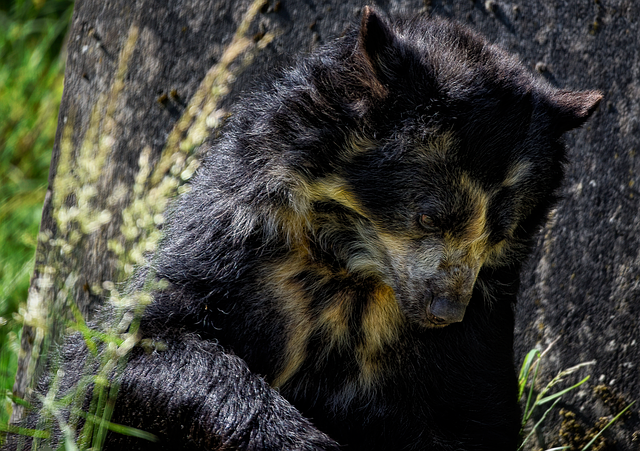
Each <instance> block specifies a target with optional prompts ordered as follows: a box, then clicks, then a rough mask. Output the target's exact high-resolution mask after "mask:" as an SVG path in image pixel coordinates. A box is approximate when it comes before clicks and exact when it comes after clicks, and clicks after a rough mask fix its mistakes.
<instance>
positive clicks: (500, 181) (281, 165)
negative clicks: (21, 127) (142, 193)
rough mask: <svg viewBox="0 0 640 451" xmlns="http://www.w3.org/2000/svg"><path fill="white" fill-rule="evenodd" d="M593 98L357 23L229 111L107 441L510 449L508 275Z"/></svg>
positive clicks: (475, 51) (178, 232) (429, 26)
mask: <svg viewBox="0 0 640 451" xmlns="http://www.w3.org/2000/svg"><path fill="white" fill-rule="evenodd" d="M600 98H601V95H600V94H599V93H597V92H569V91H560V90H556V89H554V88H552V87H550V86H549V85H548V84H546V83H544V82H543V81H541V80H539V79H537V78H536V77H534V76H532V75H531V74H530V73H529V72H528V71H527V70H526V69H525V68H524V67H523V66H522V64H521V63H520V62H519V61H518V60H517V59H516V58H514V57H512V56H510V55H508V54H506V53H505V52H504V51H502V50H500V49H498V48H497V47H495V46H492V45H490V44H488V43H487V42H486V41H485V40H484V39H483V38H482V37H480V36H478V35H477V34H475V33H473V32H472V31H470V30H469V29H467V28H465V27H463V26H461V25H459V24H455V23H451V22H449V21H445V20H440V19H427V18H425V17H416V18H413V19H410V20H396V21H389V20H388V19H386V18H385V17H383V16H381V15H380V14H379V13H377V12H376V11H375V10H373V9H371V8H365V10H364V13H363V17H362V22H361V24H360V26H359V27H355V28H354V29H353V31H352V32H350V33H348V34H347V35H346V36H345V37H343V38H341V39H339V40H337V41H335V42H334V43H332V44H330V45H329V46H327V47H325V48H323V49H321V50H320V51H318V52H316V53H314V54H312V55H310V56H308V57H306V58H304V59H302V60H301V61H300V62H299V63H298V64H297V65H296V66H295V67H294V68H292V69H290V70H288V71H286V72H285V73H284V74H282V76H281V77H280V78H278V79H277V80H276V81H274V82H273V83H272V84H271V85H270V88H269V89H267V90H265V91H264V92H260V93H257V94H254V95H252V96H250V97H248V98H246V99H244V100H243V101H242V102H240V103H239V104H238V105H237V106H236V108H235V111H234V114H233V116H232V118H231V119H230V121H229V122H228V124H227V125H226V127H225V129H224V131H223V133H222V136H221V138H220V139H219V140H218V141H217V142H216V143H215V145H214V147H213V148H212V149H211V150H210V152H209V153H208V155H207V157H206V159H205V161H204V163H203V165H202V167H201V168H200V170H199V172H198V173H197V176H196V177H195V179H194V181H193V184H192V189H191V191H190V192H189V193H188V194H186V195H184V196H182V197H181V198H180V199H179V201H178V202H177V205H176V206H175V209H174V211H173V212H172V214H171V218H170V221H169V224H168V227H167V233H166V238H165V240H164V242H163V243H162V245H161V246H160V250H159V251H158V254H157V255H156V256H155V257H154V258H153V259H152V260H151V261H152V262H153V264H152V265H150V269H152V272H153V274H155V276H156V277H157V278H159V279H164V280H166V281H167V282H168V287H167V288H166V289H163V290H161V291H158V292H155V293H154V302H153V303H152V304H151V305H150V306H149V307H148V308H147V309H146V311H145V313H144V317H143V319H142V324H141V330H142V333H143V336H144V337H145V338H151V339H153V340H155V341H157V342H163V343H165V344H166V349H165V350H158V351H156V352H154V353H151V354H148V353H145V352H144V351H142V350H141V349H136V350H134V352H133V355H132V357H131V360H130V362H129V364H128V366H127V368H126V370H125V372H124V374H123V376H122V381H123V382H122V387H121V391H120V394H119V398H118V403H117V406H116V412H115V415H114V418H113V421H115V422H118V423H125V424H129V425H132V426H135V427H139V428H141V429H145V430H148V431H151V432H153V433H155V434H157V435H158V436H159V437H160V438H161V441H162V443H161V446H164V448H165V449H194V448H197V449H331V448H334V447H335V444H334V443H333V441H332V439H333V440H335V441H336V442H337V443H339V444H340V445H343V446H344V449H349V450H394V449H403V450H405V449H406V450H425V449H428V450H438V451H445V450H469V451H470V450H515V449H516V448H517V443H518V440H519V437H518V431H519V423H520V412H519V409H518V403H517V399H516V396H517V393H516V377H515V372H514V368H513V366H514V362H513V351H512V345H513V325H514V324H513V323H514V315H513V306H514V304H515V301H516V293H517V292H518V285H519V273H520V269H521V265H522V263H523V261H524V260H525V258H526V256H527V254H528V252H529V250H530V248H531V245H532V239H533V237H534V234H535V233H536V231H537V230H538V229H539V228H540V226H541V225H542V224H543V222H544V221H545V219H546V217H547V214H548V212H549V210H550V208H551V207H552V206H553V204H554V202H555V200H556V194H555V193H556V191H557V189H558V187H559V186H560V183H561V179H562V175H563V163H564V160H565V147H564V145H563V143H562V141H561V135H562V134H563V133H564V132H566V131H568V130H570V129H573V128H575V127H577V126H579V125H581V124H582V123H583V122H584V121H585V120H586V119H587V118H588V117H589V116H590V115H591V113H592V112H593V111H594V109H595V107H596V106H597V104H598V102H599V100H600ZM151 266H152V267H151ZM145 274H147V273H146V272H143V274H141V276H140V280H143V279H144V277H145ZM139 284H140V285H141V284H142V282H139ZM69 359H70V360H73V356H70V357H69ZM262 378H264V380H263V379H262ZM265 381H266V382H265ZM267 383H268V384H269V385H270V386H271V387H272V388H271V387H269V386H268V385H267ZM274 389H276V390H274ZM285 399H286V401H285ZM294 407H295V408H294ZM301 414H302V415H301ZM303 416H304V417H303ZM305 418H309V419H310V420H311V422H313V426H312V425H311V423H310V422H309V421H307V420H306V419H305ZM316 428H317V429H316ZM320 431H322V432H320ZM325 433H326V434H327V435H328V436H329V437H331V439H329V438H328V437H327V436H325V435H324V434H325ZM109 440H110V441H109V442H108V448H109V449H124V448H123V447H124V446H126V447H127V449H146V448H145V446H148V449H158V444H152V445H147V444H146V443H145V442H142V441H136V440H135V439H131V438H124V437H122V436H117V435H116V434H112V435H111V436H110V439H109ZM123 441H124V442H126V445H125V444H124V443H123Z"/></svg>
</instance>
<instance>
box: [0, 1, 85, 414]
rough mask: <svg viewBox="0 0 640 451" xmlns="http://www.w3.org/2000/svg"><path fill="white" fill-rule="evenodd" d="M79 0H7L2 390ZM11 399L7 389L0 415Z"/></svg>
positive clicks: (0, 98)
mask: <svg viewBox="0 0 640 451" xmlns="http://www.w3.org/2000/svg"><path fill="white" fill-rule="evenodd" d="M72 9H73V1H72V0H33V1H32V0H14V1H7V0H0V243H2V244H1V245H0V390H2V393H5V392H6V390H7V389H11V387H12V385H13V379H14V375H15V371H16V362H17V350H18V338H19V331H20V327H21V324H19V323H18V322H16V321H14V319H13V317H14V314H15V313H16V312H17V311H18V309H19V307H20V305H21V304H23V303H24V302H25V301H26V298H27V290H28V287H29V277H30V275H31V273H32V269H33V257H34V253H35V247H36V242H37V234H38V228H39V225H40V218H41V213H42V204H43V201H44V195H45V191H46V186H47V176H48V173H49V161H50V159H51V149H52V148H53V142H54V137H55V132H56V125H57V119H58V108H59V106H60V99H61V97H62V83H63V76H64V54H63V49H64V39H65V34H66V31H67V28H68V25H69V21H70V19H71V13H72ZM9 414H10V403H9V402H8V400H7V398H6V397H4V396H3V402H2V406H1V407H0V423H2V422H6V420H7V419H8V415H9Z"/></svg>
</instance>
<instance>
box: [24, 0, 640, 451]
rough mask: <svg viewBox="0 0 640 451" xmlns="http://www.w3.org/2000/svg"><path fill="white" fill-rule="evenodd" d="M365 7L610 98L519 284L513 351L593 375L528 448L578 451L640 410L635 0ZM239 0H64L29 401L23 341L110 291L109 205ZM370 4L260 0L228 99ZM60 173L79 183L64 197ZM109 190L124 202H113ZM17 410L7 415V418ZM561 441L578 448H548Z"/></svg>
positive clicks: (55, 329) (205, 66)
mask: <svg viewBox="0 0 640 451" xmlns="http://www.w3.org/2000/svg"><path fill="white" fill-rule="evenodd" d="M374 3H377V6H378V7H379V8H380V9H382V10H384V11H387V12H391V13H398V12H405V13H409V14H412V13H417V12H419V11H421V12H424V11H427V12H429V13H431V14H436V15H440V16H444V17H449V18H453V19H456V20H458V21H461V22H463V23H467V24H469V25H471V26H472V27H473V28H475V29H477V30H478V31H480V32H481V33H483V34H485V35H487V36H488V37H489V38H490V40H492V41H493V42H496V43H498V44H500V45H501V46H502V47H504V48H505V49H507V50H509V51H510V52H513V53H515V54H517V55H519V56H520V58H521V59H522V60H523V61H524V62H525V63H526V64H528V65H529V66H530V67H531V69H532V70H534V71H537V72H539V73H540V76H541V77H545V78H547V79H548V80H549V81H550V82H551V83H552V84H554V85H556V86H558V87H563V88H568V89H576V90H581V89H585V90H586V89H600V90H601V91H602V92H603V93H604V96H605V97H604V101H603V103H602V104H601V106H600V109H599V111H597V112H596V113H595V115H594V117H593V118H592V119H591V120H590V121H589V122H588V123H587V125H586V126H585V127H584V128H582V129H580V130H577V131H575V132H573V133H571V134H570V135H569V137H568V139H567V142H568V147H569V158H570V162H569V165H568V167H567V177H566V181H565V185H564V189H563V198H562V200H561V201H560V203H559V205H558V208H557V210H556V211H555V213H554V215H553V217H552V218H551V221H550V222H549V223H548V225H547V227H546V228H545V229H544V231H543V232H542V233H541V234H540V237H539V241H538V245H537V247H536V250H535V252H534V254H533V256H532V258H531V260H530V264H529V267H528V268H527V270H526V272H525V273H524V275H523V286H522V289H521V294H520V301H519V308H518V322H517V330H516V342H517V345H516V356H517V358H518V359H522V357H523V356H524V354H525V353H526V352H527V351H528V350H529V349H531V348H532V347H534V346H537V347H539V348H540V349H544V348H545V347H546V346H548V345H549V344H550V343H552V342H554V341H556V340H557V342H556V343H555V345H554V346H553V347H552V348H551V350H550V351H549V353H548V356H547V358H546V363H545V366H544V367H543V370H544V371H543V375H542V379H543V380H550V379H551V378H552V377H553V376H554V375H555V374H557V372H558V371H560V370H561V369H564V368H568V367H570V366H572V365H575V364H578V363H580V362H586V361H591V360H595V361H596V363H595V364H594V365H593V366H590V367H588V368H586V369H582V370H580V374H581V375H585V374H591V376H592V377H591V380H590V381H589V382H588V383H587V384H585V385H584V386H582V387H581V388H580V390H579V391H576V392H575V393H573V394H570V395H567V396H566V397H565V398H563V401H562V402H561V406H562V408H563V409H564V412H565V413H564V414H563V415H562V417H561V418H557V417H556V418H555V419H554V418H550V419H549V420H548V421H547V423H548V424H550V425H551V426H550V427H548V428H547V430H546V431H545V435H544V442H545V443H542V442H541V443H539V446H547V447H549V446H551V445H553V444H557V445H561V444H573V445H574V446H578V445H579V443H580V442H579V440H581V439H585V440H586V438H587V437H589V436H590V434H592V430H593V428H594V425H595V424H596V422H597V421H598V420H599V418H601V417H605V416H610V415H612V414H614V413H617V412H618V411H619V410H621V408H623V407H624V406H626V405H627V404H628V403H629V402H631V401H633V400H640V382H639V375H640V370H639V366H638V365H639V363H638V362H640V344H639V343H638V341H640V324H639V322H640V320H639V318H640V302H639V301H638V298H639V296H640V233H639V231H640V193H639V192H638V187H639V186H640V184H638V182H640V180H639V176H638V171H640V155H638V152H640V50H638V49H640V28H639V27H640V25H639V24H640V4H638V2H636V1H634V0H594V1H588V0H581V1H575V2H566V1H560V0H554V1H547V0H531V1H521V2H503V1H493V0H488V1H478V0H476V1H459V0H433V1H418V0H413V1H410V0H398V1H392V0H389V1H385V0H380V1H377V2H374ZM249 4H250V2H249V1H247V0H240V1H238V0H216V1H208V0H175V1H171V2H156V1H152V0H136V1H130V0H126V1H125V0H112V1H108V2H102V1H91V0H78V1H77V2H76V8H75V13H74V16H73V23H72V26H71V31H70V34H69V47H68V61H67V68H66V77H65V89H64V95H63V99H62V105H61V108H60V116H59V122H58V135H57V139H56V146H55V148H54V152H53V159H52V162H51V172H50V177H49V185H50V186H49V191H48V193H47V197H46V201H45V208H44V212H43V220H42V227H41V230H42V234H41V240H40V243H39V247H38V252H37V264H36V271H35V274H34V276H33V278H32V287H31V290H30V296H29V311H30V312H34V317H35V318H36V319H37V318H44V319H45V320H44V322H42V321H40V322H38V321H37V320H33V321H31V322H30V323H29V324H28V325H26V326H25V329H24V332H23V338H22V340H23V342H22V347H23V349H22V355H21V357H20V368H19V374H18V379H17V381H16V385H15V391H16V394H18V395H23V394H25V393H26V390H27V386H28V385H29V383H30V381H31V380H32V379H33V378H34V377H37V373H38V371H37V370H35V368H36V367H37V362H38V359H37V354H38V352H34V346H35V348H36V349H35V351H39V349H40V348H42V347H43V346H45V345H46V344H47V340H49V339H51V340H52V341H53V342H56V341H57V340H58V338H59V336H60V333H61V330H62V328H61V327H60V324H61V318H65V317H66V318H68V317H69V316H70V305H69V301H68V300H69V299H74V300H75V302H76V303H77V305H78V306H79V309H80V311H81V312H82V313H83V314H84V316H85V317H86V318H87V319H90V318H91V315H92V312H94V311H95V309H96V307H98V306H99V305H100V304H101V303H103V302H104V299H105V293H106V292H105V290H104V282H105V281H113V282H118V281H119V278H120V277H121V274H122V270H121V269H119V266H118V264H117V258H116V253H115V252H114V250H113V246H110V245H109V242H110V241H111V240H116V242H117V241H118V240H120V241H121V242H124V241H123V240H122V239H121V238H122V234H123V233H124V232H123V230H122V225H123V223H124V222H126V220H125V219H124V218H123V217H122V216H120V215H118V212H119V211H122V210H124V209H126V208H127V206H129V205H130V204H131V202H132V196H133V194H131V190H132V187H133V185H134V183H135V179H136V175H137V174H139V171H140V165H139V161H140V160H139V159H140V155H141V153H142V152H143V151H145V152H147V154H148V158H149V162H150V165H151V167H152V168H154V167H155V166H156V165H157V162H158V161H160V159H161V154H162V152H163V148H165V145H166V143H167V140H168V138H170V137H171V133H172V131H173V133H178V134H180V133H181V131H180V130H178V131H177V132H176V123H177V121H178V119H179V118H180V117H181V116H183V114H184V113H185V111H186V110H187V107H188V105H190V102H191V101H192V98H193V96H194V94H196V93H197V92H198V88H199V86H201V82H202V81H203V79H205V76H206V75H207V72H208V71H209V69H210V68H211V67H212V66H214V64H216V63H218V62H220V58H221V55H222V52H223V49H224V48H225V46H227V45H228V44H229V43H230V42H231V41H232V37H233V35H234V32H235V30H236V28H237V26H238V24H239V23H240V22H241V19H242V16H243V14H244V13H245V11H246V10H247V9H248V7H249ZM365 4H366V2H364V1H362V0H331V1H322V2H320V1H315V0H269V1H268V2H267V3H265V5H264V6H263V7H262V8H261V9H260V12H259V13H258V14H257V16H256V17H255V19H254V20H253V22H252V25H251V27H250V29H249V33H248V34H249V36H250V37H251V38H252V40H253V41H254V43H259V41H260V40H261V39H262V38H264V36H268V35H269V33H275V38H274V39H273V41H272V42H271V43H269V44H268V45H267V46H266V47H265V48H264V49H263V50H261V51H260V52H259V53H258V54H257V56H256V58H255V60H254V61H253V63H252V64H250V65H249V66H248V67H247V68H246V69H245V70H244V71H242V72H241V73H240V75H239V76H238V77H237V79H236V80H235V83H234V84H233V85H232V89H231V92H230V93H229V95H227V96H226V97H225V99H224V101H223V103H222V105H223V106H224V105H228V104H229V103H231V102H233V101H234V99H237V97H238V95H239V94H240V93H241V92H242V91H244V90H250V89H253V88H254V87H255V86H259V85H260V83H261V80H263V79H264V75H265V74H270V73H272V72H274V71H276V70H278V68H280V67H283V66H285V67H286V64H287V61H291V59H292V58H295V55H296V54H298V53H299V52H308V51H310V50H312V49H313V48H315V47H316V46H318V45H321V44H322V43H324V42H327V41H328V40H331V39H333V38H335V37H337V36H339V35H340V34H341V33H342V32H343V31H344V30H345V28H346V27H347V26H348V25H349V24H351V23H353V22H355V21H357V20H358V18H359V15H360V11H361V8H362V7H363V6H364V5H365ZM252 45H253V44H252ZM178 128H179V127H178ZM65 143H66V144H65ZM83 146H84V147H83ZM83 148H84V149H85V151H83ZM87 148H89V149H93V150H91V151H90V152H89V151H86V149H87ZM65 149H67V150H68V152H67V154H65ZM83 152H84V153H83ZM87 152H89V153H87ZM91 152H93V153H91ZM65 155H66V156H65ZM87 155H88V156H89V157H87ZM91 162H93V165H94V166H97V167H92V165H91ZM92 169H93V171H92ZM61 171H65V172H67V173H68V172H69V171H70V172H71V173H72V174H74V176H73V177H74V178H73V179H69V178H64V177H61V176H60V172H61ZM83 171H84V172H83ZM87 174H88V175H87ZM87 177H88V178H87ZM61 180H62V181H61ZM69 180H72V181H73V180H75V182H74V183H76V184H77V185H78V186H75V187H73V189H69V188H64V183H67V182H68V181H69ZM80 185H90V186H92V187H93V189H94V191H95V193H93V195H89V201H88V203H89V204H90V205H91V208H92V211H93V212H94V213H95V218H93V217H92V218H89V219H88V220H87V221H88V222H87V224H89V225H87V224H85V225H84V226H79V225H77V224H76V223H71V222H70V223H69V224H71V225H70V226H69V227H68V228H67V229H64V228H62V229H61V227H60V225H59V224H60V219H56V209H59V208H60V206H64V205H67V206H69V205H71V206H73V205H78V204H79V203H81V200H82V199H83V196H85V197H86V193H85V194H83V193H82V192H81V186H80ZM118 190H120V191H118ZM61 192H62V193H63V194H65V195H64V196H62V198H61V196H60V193H61ZM118 192H121V193H123V194H121V195H114V193H116V194H117V193H118ZM104 211H108V212H110V213H109V215H110V216H109V217H108V218H107V217H106V216H104V215H103V216H100V215H99V214H100V212H104ZM105 214H106V213H105ZM91 219H93V222H91ZM107 219H108V220H107ZM74 224H75V225H74ZM74 227H75V228H76V229H82V228H83V227H84V229H86V230H85V232H86V233H83V234H82V236H81V237H80V238H77V237H76V238H74V237H73V236H70V234H71V230H73V229H74ZM59 239H63V240H64V241H65V242H66V243H67V244H68V245H67V246H66V247H65V246H64V244H62V242H61V241H60V240H59ZM125 246H126V244H125ZM54 268H55V269H54ZM44 330H47V331H48V332H47V334H46V337H47V339H44V338H43V337H44V335H43V331H44ZM574 377H575V376H574ZM639 407H640V406H638V405H635V406H634V407H632V409H631V411H630V413H629V414H627V415H625V416H624V417H623V418H622V419H620V420H619V421H618V422H617V423H616V424H615V425H614V426H613V427H611V428H610V429H608V430H607V432H606V433H605V436H606V438H607V441H606V443H603V444H602V445H603V446H605V448H601V449H615V450H625V451H626V450H633V449H638V447H639V446H640V420H639V417H638V411H639ZM19 415H21V411H20V409H16V411H15V412H14V418H15V417H18V416H19ZM559 433H560V434H562V433H567V434H569V436H570V437H572V438H571V439H566V440H565V439H560V438H558V437H559ZM563 440H564V441H563ZM570 440H574V442H571V441H570Z"/></svg>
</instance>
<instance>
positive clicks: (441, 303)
mask: <svg viewBox="0 0 640 451" xmlns="http://www.w3.org/2000/svg"><path fill="white" fill-rule="evenodd" d="M466 309H467V306H466V305H464V304H463V303H461V302H455V301H453V300H451V299H449V298H446V297H437V298H435V299H434V300H433V302H432V303H431V309H430V310H431V311H430V313H431V315H432V316H433V317H435V318H433V319H432V320H433V322H435V323H437V324H443V325H444V324H451V323H459V322H460V321H462V319H463V318H464V312H465V310H466Z"/></svg>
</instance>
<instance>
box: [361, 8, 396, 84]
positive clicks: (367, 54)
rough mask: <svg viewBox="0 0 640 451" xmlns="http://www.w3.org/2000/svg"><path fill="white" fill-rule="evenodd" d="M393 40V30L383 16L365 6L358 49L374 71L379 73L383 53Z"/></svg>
mask: <svg viewBox="0 0 640 451" xmlns="http://www.w3.org/2000/svg"><path fill="white" fill-rule="evenodd" d="M393 41H394V32H393V30H392V29H391V27H390V26H389V24H388V23H387V21H386V20H385V19H384V17H382V15H381V14H380V13H379V12H378V11H376V10H375V9H374V8H372V7H371V6H365V7H364V8H363V10H362V20H361V22H360V32H359V34H358V51H359V53H360V54H361V55H362V56H363V57H364V58H365V60H366V61H367V62H368V63H369V65H370V66H371V69H372V70H373V71H374V73H376V74H379V73H380V70H381V66H382V65H384V62H383V54H384V52H385V50H387V49H389V48H390V47H391V46H392V45H393Z"/></svg>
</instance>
